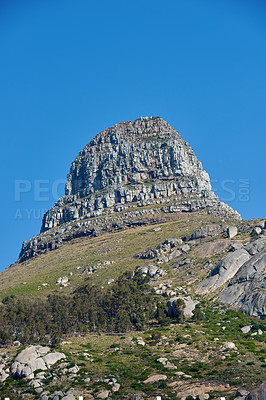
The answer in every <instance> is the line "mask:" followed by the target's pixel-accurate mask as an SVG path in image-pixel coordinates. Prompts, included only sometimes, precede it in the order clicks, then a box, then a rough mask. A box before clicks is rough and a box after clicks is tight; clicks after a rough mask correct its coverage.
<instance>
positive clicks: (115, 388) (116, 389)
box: [112, 382, 120, 392]
mask: <svg viewBox="0 0 266 400" xmlns="http://www.w3.org/2000/svg"><path fill="white" fill-rule="evenodd" d="M119 389H120V384H119V383H117V382H115V383H114V384H113V385H112V392H118V391H119Z"/></svg>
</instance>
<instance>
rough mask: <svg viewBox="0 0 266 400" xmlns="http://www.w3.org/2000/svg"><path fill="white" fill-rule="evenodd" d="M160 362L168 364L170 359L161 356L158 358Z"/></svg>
mask: <svg viewBox="0 0 266 400" xmlns="http://www.w3.org/2000/svg"><path fill="white" fill-rule="evenodd" d="M156 361H157V362H158V363H160V364H163V365H166V364H167V361H168V359H167V358H165V357H160V358H157V360H156Z"/></svg>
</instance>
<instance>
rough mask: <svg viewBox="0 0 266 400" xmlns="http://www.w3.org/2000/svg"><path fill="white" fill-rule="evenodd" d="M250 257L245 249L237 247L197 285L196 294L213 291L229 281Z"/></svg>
mask: <svg viewBox="0 0 266 400" xmlns="http://www.w3.org/2000/svg"><path fill="white" fill-rule="evenodd" d="M249 258H250V254H249V253H248V252H247V251H246V250H245V249H239V250H236V251H235V252H233V253H231V254H228V255H227V256H226V257H225V258H224V259H223V260H222V261H221V262H220V263H219V264H218V265H217V266H216V267H215V268H214V269H213V270H212V271H211V273H210V275H209V276H208V277H207V278H206V279H205V280H204V281H202V282H201V283H200V284H199V285H198V287H197V290H196V291H197V293H198V294H206V293H209V292H213V291H215V290H216V289H218V288H219V287H221V286H222V285H223V284H224V283H226V282H227V281H229V279H231V278H232V277H233V276H235V274H236V272H237V271H238V270H239V268H240V267H241V266H242V265H243V264H244V263H245V262H246V261H247V260H249Z"/></svg>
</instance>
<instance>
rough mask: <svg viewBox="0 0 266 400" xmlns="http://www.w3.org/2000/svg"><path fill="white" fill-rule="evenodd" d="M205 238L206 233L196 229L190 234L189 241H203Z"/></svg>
mask: <svg viewBox="0 0 266 400" xmlns="http://www.w3.org/2000/svg"><path fill="white" fill-rule="evenodd" d="M207 236H208V234H207V232H206V231H205V230H204V229H202V228H200V229H197V230H196V231H195V232H194V233H192V235H191V239H192V240H194V239H204V238H206V237H207Z"/></svg>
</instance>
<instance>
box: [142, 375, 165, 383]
mask: <svg viewBox="0 0 266 400" xmlns="http://www.w3.org/2000/svg"><path fill="white" fill-rule="evenodd" d="M166 379H167V376H166V375H161V374H157V375H151V376H150V377H149V378H147V379H145V381H143V383H144V384H145V385H147V384H149V383H155V382H158V381H165V380H166Z"/></svg>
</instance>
